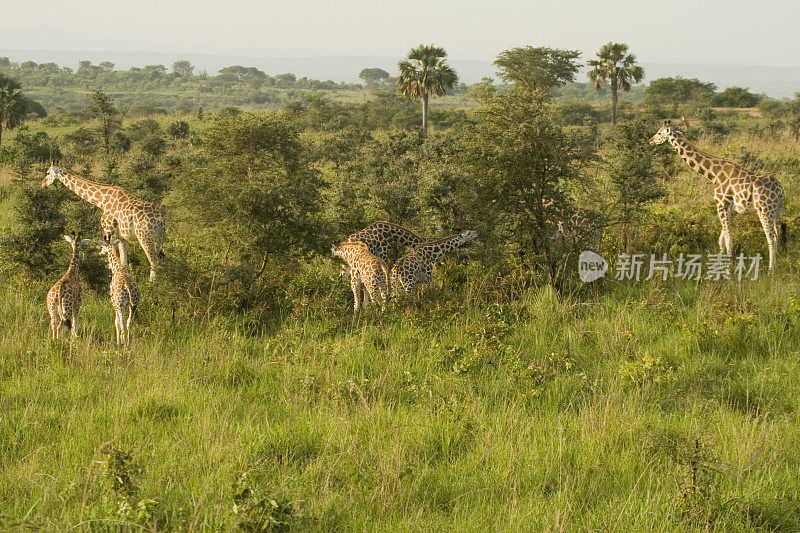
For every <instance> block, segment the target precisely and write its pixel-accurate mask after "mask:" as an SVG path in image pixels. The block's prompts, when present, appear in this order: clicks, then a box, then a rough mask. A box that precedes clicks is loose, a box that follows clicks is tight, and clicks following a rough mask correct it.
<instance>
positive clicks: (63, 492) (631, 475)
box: [0, 260, 800, 531]
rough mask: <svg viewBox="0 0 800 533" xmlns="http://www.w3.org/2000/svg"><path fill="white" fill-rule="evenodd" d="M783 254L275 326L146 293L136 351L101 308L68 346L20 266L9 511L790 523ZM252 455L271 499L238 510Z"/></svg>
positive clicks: (8, 296) (221, 523)
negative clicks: (769, 265)
mask: <svg viewBox="0 0 800 533" xmlns="http://www.w3.org/2000/svg"><path fill="white" fill-rule="evenodd" d="M786 263H788V261H786V260H784V261H783V265H782V266H784V269H783V274H781V275H780V276H777V277H776V278H773V279H764V280H762V281H760V282H752V283H750V284H742V285H741V286H737V285H736V284H733V283H731V284H715V283H701V284H693V283H689V282H683V283H672V282H670V283H652V284H645V285H641V286H617V287H608V289H609V290H608V291H607V293H606V294H605V295H603V296H602V297H599V298H597V299H594V300H589V301H575V300H571V299H561V300H559V299H558V298H556V297H555V296H554V295H553V294H552V293H551V292H550V291H549V290H548V289H531V290H528V291H526V292H525V293H524V295H523V296H522V297H521V298H520V299H518V300H515V301H514V302H513V303H506V304H501V303H489V302H486V301H485V300H484V299H481V298H479V297H478V296H477V295H478V294H483V293H484V291H485V288H484V287H479V286H477V285H478V282H477V280H476V281H474V282H473V281H470V282H467V284H466V285H465V286H464V287H462V289H463V301H461V302H454V301H448V300H447V299H446V298H445V299H444V300H442V299H438V300H434V301H435V302H438V303H435V304H432V305H431V309H429V310H426V311H424V312H402V311H399V310H395V311H393V312H390V313H389V314H388V315H387V316H386V317H384V318H381V319H374V318H366V319H361V320H353V319H351V318H350V316H349V315H348V313H347V312H346V309H344V308H342V310H341V311H342V312H341V313H339V315H340V317H341V318H332V317H328V318H324V319H323V318H320V317H319V316H318V315H316V314H315V313H313V312H311V311H309V312H308V314H307V315H303V314H301V315H298V316H296V317H291V318H289V319H288V320H287V321H286V322H285V323H284V324H283V325H282V326H280V327H279V328H277V329H274V330H271V331H265V332H260V333H258V334H253V332H252V331H248V330H247V329H246V328H244V327H242V326H241V325H239V324H237V321H236V320H235V319H233V318H231V319H225V318H216V319H213V320H212V321H211V322H206V321H205V320H189V319H187V318H184V317H182V316H181V314H180V312H179V313H178V314H177V316H175V317H174V318H173V316H172V315H171V312H170V311H169V310H167V309H161V308H159V307H158V305H157V304H155V303H154V301H153V298H152V296H151V297H150V298H149V299H147V300H146V304H145V307H144V308H143V309H142V312H141V313H140V315H139V316H138V317H137V322H136V325H135V329H134V335H133V337H134V340H133V342H132V345H131V346H130V347H129V348H125V349H117V347H116V346H115V345H114V343H113V341H114V339H113V324H112V315H111V313H110V308H109V306H108V304H107V302H106V301H104V300H98V299H96V298H94V297H90V298H89V301H88V302H87V303H86V305H85V308H84V311H83V313H82V319H83V324H82V326H81V338H80V339H79V340H77V341H75V342H72V343H70V342H54V341H50V340H48V339H47V323H46V313H45V311H44V306H43V305H42V301H43V299H44V295H45V292H46V289H47V285H46V284H45V283H42V284H35V285H33V286H31V285H30V284H26V285H23V284H18V283H10V284H4V286H3V288H2V301H3V305H2V307H1V308H0V321H1V322H2V324H3V328H2V331H1V332H0V353H2V354H3V356H2V358H1V359H0V361H1V362H0V376H2V382H1V386H2V394H1V395H0V402H1V403H0V409H1V410H2V412H3V414H4V416H3V417H2V419H1V420H2V421H0V446H2V448H0V449H2V453H1V454H0V457H2V463H0V487H2V488H0V509H2V513H0V516H2V518H0V524H2V525H3V527H5V528H32V529H45V530H64V529H68V528H76V529H104V528H107V527H108V528H112V526H113V527H117V526H125V527H130V528H131V529H138V528H139V526H143V527H144V528H146V529H149V528H153V529H161V528H167V529H183V530H203V529H224V530H229V529H234V528H236V527H237V525H239V524H241V523H245V525H246V524H248V523H250V522H251V521H255V522H257V521H259V520H260V521H263V520H265V516H272V517H273V518H274V519H276V520H277V521H278V522H286V523H287V524H291V525H292V527H296V528H299V529H314V530H332V529H344V530H361V529H382V530H385V529H390V530H419V529H423V530H431V529H433V530H453V529H458V530H484V531H485V530H532V531H541V530H576V529H578V530H629V531H673V530H687V529H689V530H691V529H693V528H696V529H698V530H704V529H711V530H720V531H721V530H725V531H748V530H771V531H796V530H797V529H798V528H800V511H798V506H797V501H798V500H797V498H798V490H800V482H799V481H798V479H799V478H798V476H797V468H798V465H800V432H798V429H797V420H796V416H797V412H798V408H800V405H798V398H800V387H799V386H798V382H797V379H796V376H797V373H798V370H800V368H798V366H800V363H799V362H798V354H799V353H800V345H799V344H798V339H799V338H800V324H798V321H797V311H798V309H799V308H800V300H798V286H797V284H796V282H795V281H794V279H795V278H796V272H797V265H796V260H795V261H793V262H792V263H791V265H787V264H786ZM153 290H155V289H149V291H150V292H152V291H153ZM337 290H338V291H339V292H340V293H341V294H340V295H339V296H341V300H342V301H343V302H344V301H345V294H346V290H347V289H346V288H345V287H344V286H342V287H339V288H338V289H337ZM433 297H435V295H434V296H433ZM315 315H316V316H315ZM124 453H129V454H130V457H131V459H130V462H125V461H124V460H121V459H120V457H121V456H122V457H124ZM120 454H123V455H120ZM244 474H246V477H247V481H246V482H245V483H246V484H247V486H248V487H249V489H250V491H251V492H250V493H248V494H250V495H251V497H250V500H249V502H250V503H251V504H253V505H252V506H251V507H250V508H248V507H247V505H246V503H247V502H245V505H242V504H241V501H240V511H239V514H237V513H236V512H235V511H234V496H235V494H237V493H241V485H240V486H237V485H236V483H237V480H240V479H241V478H242V476H243V475H244ZM120 479H122V480H125V481H124V483H123V482H121V481H119V480H120ZM126 491H127V492H126ZM262 499H265V500H266V501H268V502H269V500H272V501H274V502H275V503H276V505H277V507H272V506H271V505H270V504H267V506H266V511H264V512H261V511H258V509H260V508H259V507H258V506H257V505H255V503H257V502H258V501H261V500H262ZM289 505H290V506H289ZM242 508H245V509H250V511H241V509H242ZM252 509H256V511H253V510H252Z"/></svg>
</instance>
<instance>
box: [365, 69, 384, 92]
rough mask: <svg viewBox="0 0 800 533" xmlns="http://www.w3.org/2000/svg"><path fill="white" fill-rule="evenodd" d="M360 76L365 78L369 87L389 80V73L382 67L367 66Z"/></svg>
mask: <svg viewBox="0 0 800 533" xmlns="http://www.w3.org/2000/svg"><path fill="white" fill-rule="evenodd" d="M358 77H359V78H361V79H362V80H364V83H366V84H367V87H374V86H376V85H384V84H386V82H387V81H388V80H389V73H388V72H386V71H385V70H383V69H382V68H365V69H364V70H362V71H361V73H360V74H359V75H358Z"/></svg>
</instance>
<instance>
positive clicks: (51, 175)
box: [42, 163, 64, 189]
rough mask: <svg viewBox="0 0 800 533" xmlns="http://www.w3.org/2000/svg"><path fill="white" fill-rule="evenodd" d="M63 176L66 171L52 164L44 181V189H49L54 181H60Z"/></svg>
mask: <svg viewBox="0 0 800 533" xmlns="http://www.w3.org/2000/svg"><path fill="white" fill-rule="evenodd" d="M63 175H64V169H62V168H61V167H57V166H55V165H54V164H52V163H51V164H50V168H49V169H48V170H47V175H46V176H45V177H44V179H43V180H42V189H44V188H45V187H49V186H50V185H51V184H52V183H53V182H54V181H56V180H60V179H61V177H62V176H63Z"/></svg>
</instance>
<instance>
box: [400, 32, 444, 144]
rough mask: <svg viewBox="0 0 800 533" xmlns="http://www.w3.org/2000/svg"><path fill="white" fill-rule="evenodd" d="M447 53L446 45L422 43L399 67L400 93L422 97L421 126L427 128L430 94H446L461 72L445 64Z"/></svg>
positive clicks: (412, 96) (413, 49)
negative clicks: (458, 72)
mask: <svg viewBox="0 0 800 533" xmlns="http://www.w3.org/2000/svg"><path fill="white" fill-rule="evenodd" d="M446 58H447V52H446V51H445V49H444V48H441V47H439V46H434V45H432V44H431V45H424V44H421V45H419V46H418V47H416V48H412V49H411V51H410V52H409V53H408V59H404V60H402V61H400V62H399V63H398V64H397V66H398V67H399V69H400V76H399V77H398V79H397V83H398V84H399V88H400V93H401V94H402V95H403V96H410V97H411V98H421V99H422V129H423V130H424V131H425V130H427V128H428V97H429V95H430V94H431V93H433V94H435V95H436V96H444V94H445V92H446V90H447V89H452V88H453V86H454V85H455V84H456V83H457V82H458V75H457V74H456V71H455V70H453V69H452V68H451V67H450V65H448V64H447V63H446Z"/></svg>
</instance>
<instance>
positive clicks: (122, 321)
mask: <svg viewBox="0 0 800 533" xmlns="http://www.w3.org/2000/svg"><path fill="white" fill-rule="evenodd" d="M118 244H119V241H117V240H114V241H112V242H110V243H109V242H106V241H102V240H101V241H100V250H101V251H102V252H103V253H104V254H106V255H107V256H108V268H109V270H111V285H110V291H109V293H110V296H111V305H112V306H113V307H114V325H115V326H116V329H117V344H118V345H119V344H128V342H129V341H130V329H131V322H132V321H133V314H134V313H135V312H136V308H137V307H138V306H139V287H138V286H137V285H136V281H134V279H133V276H131V275H130V274H128V272H127V271H126V270H125V267H124V266H123V265H122V263H121V262H120V260H119V257H118V256H117V252H116V250H115V249H114V247H115V246H117V245H118Z"/></svg>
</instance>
